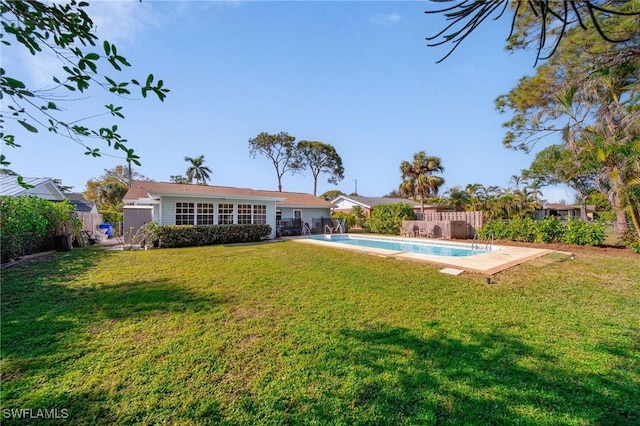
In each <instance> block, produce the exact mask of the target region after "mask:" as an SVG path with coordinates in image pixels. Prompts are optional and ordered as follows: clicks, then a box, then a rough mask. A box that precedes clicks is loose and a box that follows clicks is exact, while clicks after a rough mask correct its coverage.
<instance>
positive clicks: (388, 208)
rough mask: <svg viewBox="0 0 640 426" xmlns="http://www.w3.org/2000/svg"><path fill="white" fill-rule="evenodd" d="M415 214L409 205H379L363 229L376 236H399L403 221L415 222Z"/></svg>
mask: <svg viewBox="0 0 640 426" xmlns="http://www.w3.org/2000/svg"><path fill="white" fill-rule="evenodd" d="M415 219H416V213H415V211H414V210H413V207H412V206H411V204H406V203H396V204H379V205H377V206H376V207H375V208H374V209H373V211H372V212H371V217H370V218H369V219H368V220H367V221H366V222H365V224H364V226H365V229H367V230H369V231H371V232H375V233H377V234H394V235H399V234H400V230H401V229H402V221H403V220H415Z"/></svg>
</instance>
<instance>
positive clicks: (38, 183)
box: [0, 175, 65, 201]
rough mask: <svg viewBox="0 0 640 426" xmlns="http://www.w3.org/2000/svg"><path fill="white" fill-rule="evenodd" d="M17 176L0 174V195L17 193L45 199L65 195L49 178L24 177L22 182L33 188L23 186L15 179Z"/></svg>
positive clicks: (58, 198)
mask: <svg viewBox="0 0 640 426" xmlns="http://www.w3.org/2000/svg"><path fill="white" fill-rule="evenodd" d="M16 178H17V176H11V175H5V176H0V195H8V196H12V197H15V196H18V195H35V196H38V197H41V198H45V199H47V200H55V201H61V200H64V198H65V196H64V194H63V193H62V191H60V189H58V187H57V186H55V184H54V183H53V181H52V180H51V179H50V178H33V177H25V178H23V179H22V182H23V183H26V184H27V185H31V186H33V188H25V187H23V186H21V185H20V184H19V183H18V181H17V180H16Z"/></svg>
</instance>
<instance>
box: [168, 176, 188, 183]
mask: <svg viewBox="0 0 640 426" xmlns="http://www.w3.org/2000/svg"><path fill="white" fill-rule="evenodd" d="M169 182H172V183H181V184H187V183H189V179H187V177H186V176H182V175H171V176H169Z"/></svg>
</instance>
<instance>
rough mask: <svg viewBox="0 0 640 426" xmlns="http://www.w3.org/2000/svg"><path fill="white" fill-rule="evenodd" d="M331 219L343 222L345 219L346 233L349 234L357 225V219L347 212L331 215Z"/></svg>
mask: <svg viewBox="0 0 640 426" xmlns="http://www.w3.org/2000/svg"><path fill="white" fill-rule="evenodd" d="M331 219H336V220H340V221H342V220H343V219H344V222H343V224H344V228H345V232H349V229H350V228H352V227H354V226H355V224H356V217H355V216H354V215H352V214H349V213H345V212H335V213H334V214H332V215H331Z"/></svg>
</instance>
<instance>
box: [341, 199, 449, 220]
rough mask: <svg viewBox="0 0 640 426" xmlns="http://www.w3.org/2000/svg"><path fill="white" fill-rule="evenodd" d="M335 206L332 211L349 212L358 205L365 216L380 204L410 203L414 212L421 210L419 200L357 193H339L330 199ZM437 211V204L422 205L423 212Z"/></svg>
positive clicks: (417, 212)
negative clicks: (362, 195) (366, 195)
mask: <svg viewBox="0 0 640 426" xmlns="http://www.w3.org/2000/svg"><path fill="white" fill-rule="evenodd" d="M331 202H332V203H333V204H335V205H336V206H337V207H336V208H335V209H333V212H334V213H336V212H344V213H351V209H352V208H353V207H354V206H360V207H361V208H362V213H363V214H364V215H366V216H371V212H372V211H373V209H374V208H375V206H378V205H380V204H398V203H404V204H411V205H412V206H413V210H414V211H415V212H416V214H419V213H421V212H422V210H421V207H420V202H418V201H413V200H408V199H405V198H387V197H361V196H359V195H340V196H339V197H337V198H335V199H334V200H332V201H331ZM436 211H438V206H434V205H426V204H425V206H424V212H425V213H431V212H436Z"/></svg>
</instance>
